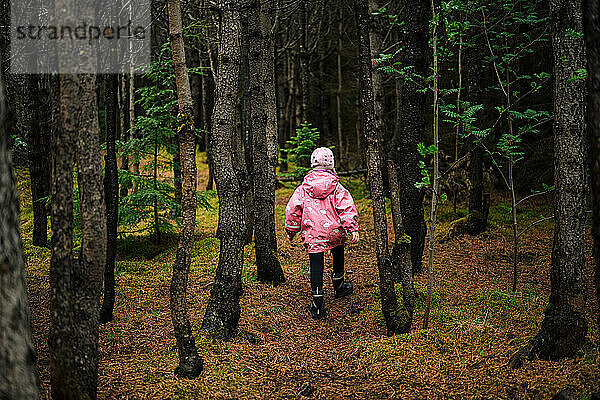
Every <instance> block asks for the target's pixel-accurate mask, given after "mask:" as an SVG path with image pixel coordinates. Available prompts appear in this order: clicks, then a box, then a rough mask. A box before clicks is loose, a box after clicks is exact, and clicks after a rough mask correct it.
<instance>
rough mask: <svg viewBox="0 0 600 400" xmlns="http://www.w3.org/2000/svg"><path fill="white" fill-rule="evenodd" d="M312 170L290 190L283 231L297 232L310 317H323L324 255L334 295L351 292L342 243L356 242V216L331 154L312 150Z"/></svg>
mask: <svg viewBox="0 0 600 400" xmlns="http://www.w3.org/2000/svg"><path fill="white" fill-rule="evenodd" d="M310 161H311V167H312V168H313V170H312V171H311V172H310V173H309V174H308V175H306V177H305V178H304V181H303V182H302V185H300V186H299V187H298V188H296V190H295V191H294V194H293V195H292V197H291V198H290V200H289V202H288V204H287V207H286V208H285V229H286V231H287V235H288V238H289V239H290V241H291V240H293V239H294V236H295V235H296V234H297V233H298V232H301V235H302V240H303V242H304V246H306V249H307V250H308V258H309V260H310V286H311V291H312V302H311V304H310V306H309V310H310V313H311V315H312V317H313V318H315V319H319V318H323V317H324V316H325V315H326V310H325V299H324V297H323V270H324V267H325V258H324V252H325V251H326V250H331V254H332V256H333V273H332V274H331V279H332V283H333V290H334V296H335V297H336V298H340V297H345V296H348V295H350V294H352V292H353V291H354V286H353V285H352V283H351V282H347V281H346V280H345V279H344V243H345V242H346V240H347V238H351V241H352V243H356V242H358V239H359V236H358V213H357V211H356V206H355V205H354V200H352V196H351V195H350V192H349V191H348V190H347V189H346V188H345V187H343V186H342V184H341V183H339V179H338V177H337V175H336V173H335V170H334V158H333V152H332V151H331V150H330V149H328V148H327V147H320V148H318V149H316V150H315V151H314V152H313V153H312V155H311V157H310Z"/></svg>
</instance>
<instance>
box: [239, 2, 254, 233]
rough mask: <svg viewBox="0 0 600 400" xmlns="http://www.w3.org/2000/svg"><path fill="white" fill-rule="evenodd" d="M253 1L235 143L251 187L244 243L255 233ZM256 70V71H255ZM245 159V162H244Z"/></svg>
mask: <svg viewBox="0 0 600 400" xmlns="http://www.w3.org/2000/svg"><path fill="white" fill-rule="evenodd" d="M251 3H252V2H251V1H248V2H247V6H248V7H247V8H246V10H247V11H246V12H243V13H242V14H241V15H240V18H241V24H242V32H241V35H242V39H241V60H242V63H241V65H240V79H239V81H240V83H239V86H240V87H239V91H240V99H241V101H240V107H239V113H240V125H241V129H240V133H241V135H240V137H239V138H237V139H239V140H237V141H236V142H235V143H236V145H235V149H236V153H237V154H238V155H237V157H236V160H237V161H238V163H237V167H238V168H240V169H241V170H243V172H244V175H246V176H247V177H248V183H249V189H250V190H248V191H244V211H245V215H244V221H246V234H245V239H244V244H250V243H252V235H253V234H254V196H253V193H252V187H253V183H252V181H253V176H254V174H253V165H252V153H253V148H252V135H251V127H250V126H251V123H252V122H251V118H252V116H251V113H252V107H251V104H250V103H251V94H250V92H251V91H252V90H254V89H253V88H251V86H250V65H249V57H250V54H249V45H250V42H249V40H250V36H249V35H250V30H251V27H250V26H249V23H248V21H249V20H250V14H252V10H253V9H256V7H257V6H252V4H254V3H252V4H251ZM253 72H254V71H253ZM242 161H243V162H242Z"/></svg>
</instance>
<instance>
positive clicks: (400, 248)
mask: <svg viewBox="0 0 600 400" xmlns="http://www.w3.org/2000/svg"><path fill="white" fill-rule="evenodd" d="M397 176H398V168H397V166H396V162H395V161H393V160H388V179H389V184H390V201H391V206H392V221H393V224H394V247H393V249H392V277H393V280H394V282H401V283H402V304H403V305H404V309H405V310H406V314H407V320H406V322H405V324H404V328H403V329H402V331H404V332H408V331H410V327H411V325H412V321H413V314H414V310H415V301H416V294H415V284H414V280H413V274H412V264H411V262H410V236H408V235H407V234H406V231H405V230H404V224H403V223H402V205H401V202H400V194H399V193H398V191H399V186H398V178H397Z"/></svg>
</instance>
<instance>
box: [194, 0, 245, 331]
mask: <svg viewBox="0 0 600 400" xmlns="http://www.w3.org/2000/svg"><path fill="white" fill-rule="evenodd" d="M240 5H241V4H240V1H234V0H221V1H220V2H219V7H220V9H221V18H222V20H221V26H220V35H219V36H220V38H221V43H220V46H219V58H218V66H219V70H218V72H217V76H216V99H215V109H214V114H213V124H212V136H211V151H212V160H213V163H214V167H215V168H214V175H215V183H216V186H217V193H218V197H219V227H218V229H217V237H218V238H219V239H220V251H219V264H218V265H217V271H216V276H215V280H214V284H213V287H212V289H211V292H210V299H209V302H208V305H207V306H206V312H205V314H204V319H203V321H202V329H203V330H205V331H207V332H209V333H210V334H212V335H213V336H215V337H218V338H222V339H227V338H230V337H232V336H234V335H235V334H236V332H237V326H238V322H239V319H240V295H241V274H242V265H243V260H244V258H243V250H244V233H245V232H244V230H245V221H244V200H243V192H242V188H243V186H244V176H243V175H242V174H240V173H236V170H235V169H234V161H233V159H232V158H233V143H232V142H233V136H234V135H235V134H236V132H237V129H236V119H235V117H236V104H237V95H238V84H239V73H240V35H239V33H240V31H241V27H240Z"/></svg>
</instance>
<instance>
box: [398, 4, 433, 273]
mask: <svg viewBox="0 0 600 400" xmlns="http://www.w3.org/2000/svg"><path fill="white" fill-rule="evenodd" d="M430 13H431V10H430V7H429V4H428V3H427V2H424V1H418V2H414V3H411V4H410V5H407V6H406V7H404V15H403V19H404V22H405V24H404V30H403V37H404V43H405V51H404V59H403V63H404V65H409V66H413V67H414V69H413V70H412V71H413V73H415V74H418V75H420V76H421V77H426V76H428V75H429V74H430V72H429V69H428V65H429V64H428V57H427V54H428V52H429V49H428V43H429V17H430ZM424 85H425V82H423V81H422V79H419V78H416V79H415V81H412V80H407V81H406V82H404V85H403V87H402V96H401V100H402V101H401V106H400V107H401V108H402V127H401V130H400V137H399V143H398V144H399V148H398V150H399V151H398V153H399V164H398V165H400V176H399V178H400V179H399V180H400V200H401V201H402V204H403V207H402V220H403V221H404V228H405V229H406V233H407V234H408V236H410V237H411V261H412V266H413V272H414V273H418V272H422V271H423V265H422V260H421V259H422V257H423V248H424V246H425V234H426V233H427V227H426V225H425V218H424V213H423V192H421V191H420V190H419V189H417V188H415V183H416V182H418V181H420V180H421V171H420V170H419V160H420V159H421V156H420V155H419V153H418V152H417V143H419V142H422V141H423V131H424V129H425V102H426V94H425V93H422V92H419V89H422V88H423V86H424Z"/></svg>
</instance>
